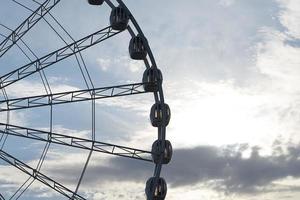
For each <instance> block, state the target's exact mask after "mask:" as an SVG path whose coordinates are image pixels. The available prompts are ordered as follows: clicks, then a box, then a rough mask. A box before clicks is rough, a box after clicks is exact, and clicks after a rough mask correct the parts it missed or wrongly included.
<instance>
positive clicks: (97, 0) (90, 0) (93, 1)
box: [88, 0, 104, 6]
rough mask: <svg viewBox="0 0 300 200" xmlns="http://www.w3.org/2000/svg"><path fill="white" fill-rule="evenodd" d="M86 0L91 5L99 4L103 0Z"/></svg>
mask: <svg viewBox="0 0 300 200" xmlns="http://www.w3.org/2000/svg"><path fill="white" fill-rule="evenodd" d="M88 2H89V4H91V5H97V6H99V5H102V4H103V2H104V0H88Z"/></svg>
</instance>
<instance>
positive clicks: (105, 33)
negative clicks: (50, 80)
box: [0, 26, 122, 89]
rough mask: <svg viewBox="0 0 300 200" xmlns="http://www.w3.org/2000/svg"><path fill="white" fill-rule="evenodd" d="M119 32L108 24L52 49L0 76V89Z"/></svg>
mask: <svg viewBox="0 0 300 200" xmlns="http://www.w3.org/2000/svg"><path fill="white" fill-rule="evenodd" d="M121 32H122V31H115V30H113V29H112V28H111V26H108V27H106V28H104V29H101V30H99V31H97V32H95V33H92V34H90V35H88V36H86V37H84V38H82V39H80V40H77V41H75V42H73V43H71V44H69V45H66V46H65V47H62V48H60V49H58V50H56V51H53V52H51V53H49V54H48V55H45V56H43V57H41V58H38V59H37V60H35V61H33V62H31V63H29V64H26V65H24V66H22V67H20V68H18V69H15V70H13V71H11V72H9V73H7V74H5V75H3V76H2V77H0V89H2V88H5V87H6V86H8V85H11V84H13V83H15V82H17V81H19V80H22V79H23V78H25V77H27V76H30V75H32V74H34V73H36V72H38V71H40V70H42V69H45V68H47V67H49V66H51V65H53V64H55V63H57V62H59V61H62V60H64V59H66V58H68V57H70V56H72V55H75V54H76V53H78V52H81V51H82V50H85V49H87V48H90V47H92V46H94V45H96V44H98V43H100V42H102V41H104V40H106V39H108V38H110V37H112V36H114V35H117V34H118V33H121Z"/></svg>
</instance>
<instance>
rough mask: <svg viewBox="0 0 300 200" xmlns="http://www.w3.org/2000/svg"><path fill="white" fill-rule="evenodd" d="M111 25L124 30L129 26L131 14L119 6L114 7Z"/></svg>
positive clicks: (111, 14)
mask: <svg viewBox="0 0 300 200" xmlns="http://www.w3.org/2000/svg"><path fill="white" fill-rule="evenodd" d="M109 19H110V25H111V27H112V28H113V29H114V30H118V31H123V30H125V29H126V28H127V26H128V22H129V16H128V13H127V11H126V10H125V9H124V8H122V7H120V6H118V7H115V8H114V9H112V11H111V13H110V18H109Z"/></svg>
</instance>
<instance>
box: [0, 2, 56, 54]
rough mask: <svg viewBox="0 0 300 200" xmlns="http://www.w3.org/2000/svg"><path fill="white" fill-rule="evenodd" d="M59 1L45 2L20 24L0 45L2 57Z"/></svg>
mask: <svg viewBox="0 0 300 200" xmlns="http://www.w3.org/2000/svg"><path fill="white" fill-rule="evenodd" d="M58 2H60V0H46V1H45V2H44V3H43V4H41V5H40V6H39V7H38V8H37V9H36V10H35V11H34V12H33V13H32V14H31V15H30V16H29V17H28V18H27V19H26V20H25V21H24V22H22V23H21V24H20V25H19V26H18V27H17V28H16V29H15V30H14V31H12V32H11V34H10V35H8V36H7V38H6V39H5V40H3V41H2V42H1V43H0V57H2V56H3V55H4V54H5V53H6V52H7V51H8V50H9V49H10V48H11V47H12V46H14V44H16V42H17V41H18V40H19V39H21V38H22V37H23V36H24V35H25V34H26V33H27V32H28V31H29V30H30V29H31V28H32V27H33V26H34V25H35V24H36V23H37V22H38V21H39V20H40V19H42V18H43V16H44V15H45V14H47V13H48V12H49V11H50V10H51V9H52V8H54V6H56V4H57V3H58Z"/></svg>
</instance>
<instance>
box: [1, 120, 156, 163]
mask: <svg viewBox="0 0 300 200" xmlns="http://www.w3.org/2000/svg"><path fill="white" fill-rule="evenodd" d="M0 127H1V128H0V133H3V134H7V135H13V136H17V137H23V138H28V139H33V140H39V141H43V142H49V143H54V144H59V145H64V146H69V147H74V148H79V149H84V150H90V151H94V152H100V153H105V154H112V155H116V156H121V157H127V158H132V159H138V160H143V161H148V162H153V160H152V158H151V156H152V153H151V152H150V151H145V150H140V149H136V148H131V147H125V146H121V145H116V144H109V143H105V142H100V141H95V140H89V139H85V138H80V137H73V136H69V135H64V134H58V133H53V132H50V131H43V130H37V129H32V128H26V127H21V126H15V125H11V124H3V123H0Z"/></svg>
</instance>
